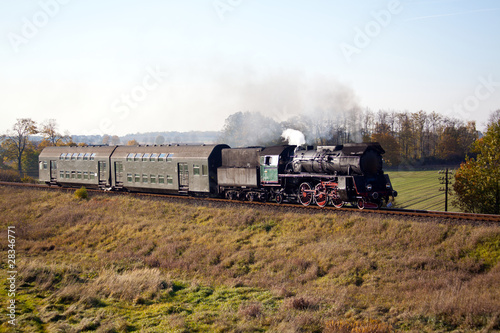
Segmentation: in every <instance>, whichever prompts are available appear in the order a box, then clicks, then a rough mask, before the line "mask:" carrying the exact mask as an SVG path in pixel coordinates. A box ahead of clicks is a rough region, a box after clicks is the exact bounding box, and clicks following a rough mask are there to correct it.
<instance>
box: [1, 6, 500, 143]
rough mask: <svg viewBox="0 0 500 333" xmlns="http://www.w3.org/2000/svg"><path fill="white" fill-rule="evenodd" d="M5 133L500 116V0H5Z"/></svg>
mask: <svg viewBox="0 0 500 333" xmlns="http://www.w3.org/2000/svg"><path fill="white" fill-rule="evenodd" d="M0 31H1V39H0V64H1V65H0V119H1V122H0V133H4V132H5V131H6V130H7V129H8V128H10V127H11V126H12V124H13V123H14V122H15V119H16V118H21V117H31V118H33V119H34V120H36V121H38V122H42V121H43V120H45V119H49V118H54V119H56V120H57V122H58V123H59V125H60V130H61V131H65V130H68V131H69V132H70V133H71V134H104V133H107V134H118V135H124V134H127V133H135V132H147V131H173V130H177V131H187V130H219V129H221V128H222V125H223V123H224V119H225V118H226V117H227V116H228V115H230V114H232V113H234V112H238V111H259V112H261V113H263V114H266V115H269V116H271V117H273V118H275V119H276V120H284V119H286V118H287V117H288V116H289V115H293V114H299V113H308V112H313V111H315V110H317V109H321V110H327V111H329V110H331V112H335V111H337V110H340V111H342V110H343V109H349V108H352V107H361V108H363V109H364V108H370V109H372V110H374V111H377V110H379V109H384V110H398V111H403V110H407V111H410V112H415V111H418V110H424V111H427V112H431V111H437V112H439V113H442V114H446V115H448V116H453V117H457V118H460V119H464V120H476V121H477V123H478V125H479V127H480V128H481V127H482V125H483V124H484V123H485V122H486V120H487V118H488V115H489V114H490V112H492V111H494V110H496V109H499V108H500V2H498V1H493V0H475V1H472V0H434V1H432V0H415V1H411V0H400V1H397V0H396V1H394V0H389V1H387V0H383V1H378V0H372V1H368V0H359V1H345V0H344V1H340V0H329V1H327V0H315V1H305V0H303V1H298V0H287V1H285V0H190V1H180V0H177V1H174V0H162V1H160V0H143V1H132V0H120V1H118V0H107V1H96V0H85V1H83V0H80V1H79V0H37V1H30V0H23V1H20V0H2V1H1V3H0Z"/></svg>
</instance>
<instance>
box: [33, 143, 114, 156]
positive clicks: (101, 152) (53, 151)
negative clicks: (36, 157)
mask: <svg viewBox="0 0 500 333" xmlns="http://www.w3.org/2000/svg"><path fill="white" fill-rule="evenodd" d="M115 148H116V146H84V147H80V146H78V147H71V146H59V147H45V148H44V149H43V150H42V152H41V153H40V158H51V157H55V158H59V156H61V154H63V153H71V154H73V153H95V154H96V155H95V156H96V157H107V156H110V155H111V153H112V152H113V150H115Z"/></svg>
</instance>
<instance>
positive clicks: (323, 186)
mask: <svg viewBox="0 0 500 333" xmlns="http://www.w3.org/2000/svg"><path fill="white" fill-rule="evenodd" d="M382 154H384V150H383V148H382V147H381V146H380V144H378V143H360V144H345V145H338V146H318V147H317V148H316V149H313V148H312V147H308V148H302V147H297V146H292V145H283V146H274V147H248V148H230V147H229V146H227V145H223V144H222V145H221V144H220V145H178V144H177V145H173V144H169V145H142V146H87V147H47V148H45V149H44V150H43V151H42V153H41V154H40V157H39V165H40V180H42V181H44V182H45V183H46V184H47V185H57V186H66V187H76V186H85V187H87V188H101V189H103V190H125V191H134V192H151V193H175V194H183V195H192V196H211V197H226V198H228V199H233V200H250V201H253V200H259V201H275V202H277V203H282V202H298V203H300V204H302V205H305V206H307V205H310V204H313V203H315V204H317V205H318V206H321V207H323V206H326V205H328V204H331V205H333V206H335V207H342V206H343V205H344V204H346V203H349V204H352V205H355V206H357V207H358V208H360V209H363V208H365V207H369V208H378V207H380V206H382V205H384V204H385V203H387V202H389V201H390V199H391V198H393V197H395V196H396V195H397V192H396V191H394V190H393V188H392V185H391V182H390V179H389V176H388V175H386V174H384V172H383V169H382V166H383V162H382Z"/></svg>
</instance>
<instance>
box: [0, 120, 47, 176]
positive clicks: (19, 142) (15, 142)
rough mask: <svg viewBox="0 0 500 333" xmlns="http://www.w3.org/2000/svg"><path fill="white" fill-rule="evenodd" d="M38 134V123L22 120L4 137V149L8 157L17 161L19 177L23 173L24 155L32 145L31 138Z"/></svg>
mask: <svg viewBox="0 0 500 333" xmlns="http://www.w3.org/2000/svg"><path fill="white" fill-rule="evenodd" d="M36 133H38V129H37V126H36V123H35V122H34V121H33V120H32V119H30V118H20V119H17V122H16V123H15V124H14V126H12V130H11V131H9V132H8V133H7V135H5V136H4V138H5V140H4V141H3V142H2V145H3V147H4V149H5V150H6V151H7V156H8V157H10V158H11V159H13V160H17V170H18V171H19V175H21V173H22V169H23V168H22V167H23V165H22V162H23V154H24V151H25V150H26V148H27V147H28V146H29V145H30V144H31V142H30V141H29V136H30V135H33V134H36Z"/></svg>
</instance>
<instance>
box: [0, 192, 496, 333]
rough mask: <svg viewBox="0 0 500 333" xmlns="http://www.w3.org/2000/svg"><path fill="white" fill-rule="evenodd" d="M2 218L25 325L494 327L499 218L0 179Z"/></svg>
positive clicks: (31, 328)
mask: <svg viewBox="0 0 500 333" xmlns="http://www.w3.org/2000/svg"><path fill="white" fill-rule="evenodd" d="M0 216H1V218H0V224H1V228H2V230H7V227H8V226H15V230H16V232H17V234H16V263H17V265H18V267H17V271H18V276H17V282H16V283H17V293H16V297H15V298H16V305H17V319H18V325H17V329H18V330H20V331H24V332H82V331H96V332H133V331H135V332H207V331H210V332H258V331H271V332H321V331H325V332H351V331H354V330H353V329H354V328H356V330H355V331H356V332H392V331H406V332H445V331H446V332H448V331H455V332H476V331H477V332H479V331H484V332H494V331H499V330H500V317H499V310H498V309H499V308H500V264H499V260H500V226H499V227H485V226H468V225H451V224H439V223H422V222H419V221H409V220H397V219H394V218H367V217H365V216H364V215H362V214H360V213H358V212H354V213H352V214H333V213H320V214H298V213H282V212H279V213H277V212H275V211H267V210H266V211H258V210H255V209H248V208H223V209H221V208H213V207H205V206H197V205H194V204H180V203H167V202H165V201H156V200H140V199H135V198H130V197H107V196H95V197H92V198H90V199H89V200H78V199H76V198H74V196H73V195H71V194H66V193H59V192H43V191H34V190H19V189H12V188H6V187H0ZM2 235H4V236H3V237H2V240H1V246H2V250H3V253H4V254H5V253H7V249H8V247H7V244H8V243H7V237H6V233H5V232H4V233H2ZM6 260H7V256H6V255H3V256H2V261H1V263H2V269H3V270H4V271H6V270H7V262H6ZM3 284H4V286H3V287H2V288H1V291H0V295H1V298H2V304H7V300H8V295H7V290H8V286H7V281H6V280H5V279H3ZM0 313H1V314H0V320H1V323H0V332H11V331H12V332H13V331H14V330H12V327H11V326H10V325H9V324H8V322H7V320H8V319H7V318H8V317H7V309H6V306H2V308H1V309H0Z"/></svg>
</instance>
